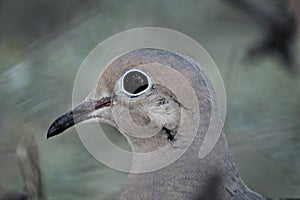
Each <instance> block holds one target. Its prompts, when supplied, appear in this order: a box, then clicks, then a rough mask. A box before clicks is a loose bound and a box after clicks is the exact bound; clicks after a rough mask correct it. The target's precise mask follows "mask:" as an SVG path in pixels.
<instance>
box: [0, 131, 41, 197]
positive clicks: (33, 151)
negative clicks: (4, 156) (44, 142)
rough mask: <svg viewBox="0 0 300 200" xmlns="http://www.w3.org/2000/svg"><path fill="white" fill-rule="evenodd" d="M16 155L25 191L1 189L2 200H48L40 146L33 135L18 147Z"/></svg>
mask: <svg viewBox="0 0 300 200" xmlns="http://www.w3.org/2000/svg"><path fill="white" fill-rule="evenodd" d="M16 154H17V158H18V164H19V168H20V172H21V175H22V180H23V187H24V188H23V191H22V192H20V191H6V190H5V189H3V188H2V187H0V200H46V194H45V189H44V183H43V179H42V172H41V168H40V160H39V151H38V146H37V143H36V141H35V139H34V137H33V136H32V135H30V136H28V137H26V138H25V139H24V140H23V141H22V143H20V144H19V145H18V147H17V151H16Z"/></svg>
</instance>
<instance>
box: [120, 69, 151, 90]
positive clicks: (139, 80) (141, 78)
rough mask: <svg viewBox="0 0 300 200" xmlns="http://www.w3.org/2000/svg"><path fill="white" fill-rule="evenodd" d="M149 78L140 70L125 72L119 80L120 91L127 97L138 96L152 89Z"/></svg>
mask: <svg viewBox="0 0 300 200" xmlns="http://www.w3.org/2000/svg"><path fill="white" fill-rule="evenodd" d="M152 85H153V83H152V81H151V79H150V77H149V76H148V75H147V74H146V73H145V72H143V71H142V70H140V69H130V70H127V71H126V72H125V73H124V74H123V75H122V78H121V87H122V91H123V92H124V93H126V94H127V95H129V96H139V95H141V94H143V93H145V92H146V91H148V90H149V89H150V88H151V87H152Z"/></svg>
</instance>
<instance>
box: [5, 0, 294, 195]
mask: <svg viewBox="0 0 300 200" xmlns="http://www.w3.org/2000/svg"><path fill="white" fill-rule="evenodd" d="M143 26H159V27H165V28H170V29H174V30H177V31H180V32H183V33H185V34H187V35H189V36H191V37H192V38H194V39H195V40H197V41H198V42H199V43H200V44H202V45H203V46H204V47H205V49H206V50H207V51H208V52H209V54H210V55H211V56H212V58H213V59H214V61H215V62H216V64H217V65H218V66H219V69H220V72H221V74H222V76H223V79H224V83H225V87H226V92H227V105H228V112H227V118H226V123H225V131H226V134H227V137H228V140H229V143H230V148H231V149H232V151H233V154H234V157H235V160H236V162H237V166H238V168H239V171H240V174H241V176H242V177H243V179H244V180H245V182H246V183H247V184H248V185H249V187H250V188H252V189H255V190H256V191H258V192H261V193H262V194H264V195H268V196H270V197H285V196H289V197H293V196H294V197H295V196H300V190H299V188H300V170H299V169H300V160H299V154H300V125H299V124H300V123H299V121H300V101H299V99H300V84H299V83H300V81H299V78H297V77H296V76H291V74H290V73H289V72H288V71H287V70H285V66H283V64H281V63H278V62H277V60H276V59H274V57H265V58H263V59H262V60H259V61H252V62H245V52H246V50H247V48H248V47H249V46H251V45H252V44H253V43H254V42H255V41H257V40H258V39H259V38H260V37H261V36H262V34H263V32H262V30H261V27H260V26H258V25H257V24H256V23H255V21H253V20H252V19H251V16H248V15H247V14H245V13H243V12H242V11H240V10H237V9H236V8H234V7H232V6H231V5H228V4H226V3H225V2H224V1H221V0H210V1H196V0H188V1H183V0H179V1H173V0H152V1H139V0H131V1H121V0H119V1H110V0H99V1H95V0H94V1H84V0H64V1H60V0H53V1H50V0H27V1H17V0H13V1H8V0H6V1H5V0H1V1H0V94H1V98H0V110H1V112H0V169H1V170H0V185H1V187H3V188H5V189H22V182H21V177H20V172H19V170H18V166H17V162H16V157H15V153H14V152H15V148H16V145H17V144H18V142H20V140H21V137H22V136H23V135H26V134H34V135H35V136H36V138H37V141H38V144H39V148H40V154H41V168H42V170H43V174H44V178H45V180H44V181H45V185H46V190H47V194H48V197H49V199H57V200H61V199H74V200H76V199H80V200H81V199H111V198H115V197H116V196H117V194H118V192H119V190H120V187H121V185H122V184H123V183H124V181H125V180H126V174H125V173H121V172H117V171H115V170H112V169H109V168H107V167H105V166H104V165H102V164H101V163H99V162H98V161H97V160H95V159H94V158H93V157H92V156H91V155H90V154H89V153H88V152H87V151H86V149H85V148H84V146H83V145H82V144H81V142H80V140H79V138H78V135H77V134H76V131H75V129H70V130H69V131H68V132H67V133H66V134H64V135H62V136H60V137H57V138H55V139H53V140H49V141H47V140H46V139H45V135H46V131H47V128H48V126H49V124H50V123H51V121H52V120H53V119H55V117H57V116H58V115H60V114H61V113H63V112H65V111H66V110H68V109H69V108H70V107H71V103H72V89H73V82H74V79H75V76H76V72H77V70H78V68H79V67H80V64H81V62H82V61H83V59H84V58H85V57H86V55H87V54H88V53H89V52H90V51H91V50H92V49H93V48H94V47H95V46H96V45H97V44H98V43H99V42H101V41H103V40H105V39H106V38H108V37H109V36H111V35H113V34H115V33H118V32H121V31H124V30H127V29H130V28H135V27H143ZM116 48H118V47H116ZM113 139H114V140H115V141H116V142H119V143H121V145H124V146H126V144H124V138H122V136H120V135H115V136H114V138H113Z"/></svg>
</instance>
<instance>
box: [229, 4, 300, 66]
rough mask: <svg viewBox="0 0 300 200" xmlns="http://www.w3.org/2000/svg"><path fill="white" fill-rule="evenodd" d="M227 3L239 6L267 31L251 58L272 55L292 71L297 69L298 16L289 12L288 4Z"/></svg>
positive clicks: (252, 52) (252, 50)
mask: <svg viewBox="0 0 300 200" xmlns="http://www.w3.org/2000/svg"><path fill="white" fill-rule="evenodd" d="M226 1H227V2H230V3H232V4H234V5H236V6H238V7H239V8H240V9H242V10H243V11H244V12H246V13H247V14H249V15H250V16H251V17H252V18H253V19H256V21H257V22H258V23H259V24H260V25H262V27H263V28H264V29H265V35H264V36H263V38H262V39H261V41H259V42H258V43H257V44H256V45H254V46H253V47H252V48H251V49H250V50H249V56H250V57H251V58H254V57H258V56H261V55H267V54H271V55H273V56H275V57H278V58H279V59H280V60H281V61H282V62H283V63H284V64H286V65H287V67H289V69H290V70H294V69H296V67H297V62H296V59H295V51H296V49H295V43H296V35H297V26H296V19H295V18H296V16H295V15H294V14H295V13H292V12H289V11H288V5H287V3H285V5H284V6H278V7H276V6H273V7H272V6H270V3H268V2H267V1H262V0H226ZM294 4H295V2H294ZM296 4H297V5H298V4H299V3H296ZM298 15H299V14H298Z"/></svg>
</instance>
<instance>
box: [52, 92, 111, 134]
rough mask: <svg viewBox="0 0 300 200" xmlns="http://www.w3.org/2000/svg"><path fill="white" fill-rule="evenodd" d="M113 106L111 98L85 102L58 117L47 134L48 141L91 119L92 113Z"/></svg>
mask: <svg viewBox="0 0 300 200" xmlns="http://www.w3.org/2000/svg"><path fill="white" fill-rule="evenodd" d="M111 104H112V101H111V98H110V97H105V98H102V99H100V100H91V99H88V100H85V101H83V102H82V103H80V104H79V105H78V106H76V107H75V108H74V109H72V110H70V111H69V112H67V113H66V114H64V115H62V116H60V117H58V118H57V119H56V120H55V121H54V122H53V123H52V124H51V126H50V128H49V130H48V133H47V139H48V138H50V137H53V136H55V135H58V134H60V133H62V132H64V131H65V130H66V129H68V128H70V127H72V126H74V124H77V123H79V122H82V121H85V120H87V119H90V118H91V116H90V115H89V114H90V113H92V112H93V111H95V110H98V109H101V108H103V107H107V106H111Z"/></svg>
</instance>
